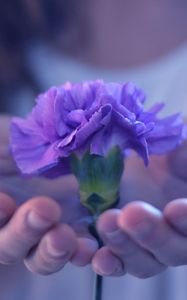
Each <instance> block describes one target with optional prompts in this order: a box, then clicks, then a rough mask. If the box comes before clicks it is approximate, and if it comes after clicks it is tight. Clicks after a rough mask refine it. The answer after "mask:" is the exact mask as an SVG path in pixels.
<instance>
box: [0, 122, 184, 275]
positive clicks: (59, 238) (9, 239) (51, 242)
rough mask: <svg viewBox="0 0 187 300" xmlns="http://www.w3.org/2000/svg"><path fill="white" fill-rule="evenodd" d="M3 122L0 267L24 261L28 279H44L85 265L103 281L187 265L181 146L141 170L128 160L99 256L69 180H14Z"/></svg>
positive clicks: (101, 228)
mask: <svg viewBox="0 0 187 300" xmlns="http://www.w3.org/2000/svg"><path fill="white" fill-rule="evenodd" d="M9 122H10V118H9V117H5V116H1V118H0V126H1V128H3V130H2V131H1V134H0V145H1V147H0V166H1V167H0V169H1V174H0V190H1V191H2V192H1V193H0V262H1V263H2V264H15V263H18V262H20V261H23V262H24V264H25V266H26V267H27V268H28V269H29V270H30V271H31V272H35V273H39V274H42V275H48V274H51V273H54V272H57V271H58V270H60V269H62V268H63V266H64V265H65V264H66V263H67V262H72V263H73V264H74V265H77V266H85V265H87V264H89V263H91V264H92V268H93V270H94V271H95V272H96V273H98V274H101V275H103V276H121V275H124V274H125V273H129V274H132V275H134V276H136V277H140V278H147V277H151V276H154V275H156V274H158V273H160V272H162V271H164V270H165V269H166V268H167V267H168V266H178V265H185V264H187V255H186V250H185V249H186V247H187V222H186V218H187V199H186V198H185V196H186V195H187V185H186V179H187V174H186V173H185V171H184V172H182V171H181V170H185V163H187V160H186V159H185V152H184V151H185V149H186V147H185V145H184V146H183V147H181V148H179V149H178V150H177V151H175V152H172V153H171V154H170V155H168V156H165V157H159V158H158V157H157V158H156V157H155V158H153V159H152V160H151V162H150V166H149V167H148V168H147V169H146V168H145V167H144V165H143V163H142V161H141V160H140V159H139V158H137V157H134V156H132V158H129V159H128V160H127V163H126V172H125V176H123V178H122V184H121V203H120V204H119V208H117V209H111V210H108V211H107V212H105V213H103V214H102V215H101V216H100V218H99V220H98V222H97V229H98V232H99V234H100V236H101V238H102V239H103V241H104V246H103V247H102V248H100V249H98V246H97V242H96V241H95V240H94V238H93V237H92V236H91V235H90V234H89V231H88V222H87V220H89V214H88V212H87V211H86V209H84V208H83V207H81V205H80V203H79V199H78V194H77V193H78V187H77V184H76V182H75V180H74V179H73V177H71V176H67V177H63V178H59V179H57V180H53V181H49V180H47V179H43V178H32V179H28V178H27V179H25V178H23V177H21V176H20V175H19V174H18V172H17V169H16V167H15V165H14V163H13V161H12V158H11V156H10V155H9V154H8V151H7V146H8V127H9ZM182 166H183V168H181V167H182ZM140 172H141V173H140ZM137 174H142V176H138V175H137ZM140 177H141V178H140ZM132 178H133V180H132ZM23 186H24V189H23ZM63 186H66V191H63ZM133 186H134V187H136V189H135V188H133ZM39 191H40V192H39ZM39 194H40V195H41V196H38V195H39ZM177 197H179V198H177ZM137 199H143V200H141V201H134V200H137ZM172 199H175V200H172ZM171 200H172V201H171ZM85 217H87V218H85Z"/></svg>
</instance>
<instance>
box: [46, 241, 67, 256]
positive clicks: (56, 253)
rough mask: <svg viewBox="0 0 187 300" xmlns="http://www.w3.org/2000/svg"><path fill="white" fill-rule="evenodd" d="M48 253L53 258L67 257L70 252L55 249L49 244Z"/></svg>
mask: <svg viewBox="0 0 187 300" xmlns="http://www.w3.org/2000/svg"><path fill="white" fill-rule="evenodd" d="M47 252H48V253H49V254H50V255H51V256H53V257H61V258H63V257H67V256H68V254H69V252H68V251H67V250H64V249H63V250H62V249H57V248H54V247H53V245H51V244H47Z"/></svg>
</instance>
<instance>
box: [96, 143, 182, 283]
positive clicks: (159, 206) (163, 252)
mask: <svg viewBox="0 0 187 300" xmlns="http://www.w3.org/2000/svg"><path fill="white" fill-rule="evenodd" d="M186 165H187V146H186V144H184V145H183V146H182V147H180V148H179V149H178V150H176V151H174V152H173V153H171V154H170V155H168V156H165V157H157V158H156V157H154V158H152V159H151V162H150V166H149V167H148V169H145V168H144V166H143V165H142V164H141V161H140V160H138V159H137V158H135V157H133V158H132V159H129V161H128V162H127V167H126V173H125V177H124V178H123V180H122V187H121V203H120V208H118V209H112V210H109V211H107V212H105V213H103V214H102V215H101V216H100V218H99V220H98V222H97V229H98V232H99V234H100V236H101V238H102V240H103V242H104V247H102V248H101V249H99V250H98V251H97V252H96V254H95V255H94V257H93V259H92V266H93V269H94V270H95V272H97V273H98V274H100V275H108V276H121V275H123V274H125V273H129V274H131V275H133V276H136V277H139V278H148V277H152V276H154V275H156V274H158V273H160V272H162V271H164V270H165V269H166V268H167V267H170V266H172V267H173V266H180V265H186V264H187V251H186V250H187V171H186ZM137 199H138V200H139V199H143V200H139V201H136V200H137ZM174 199H175V200H174Z"/></svg>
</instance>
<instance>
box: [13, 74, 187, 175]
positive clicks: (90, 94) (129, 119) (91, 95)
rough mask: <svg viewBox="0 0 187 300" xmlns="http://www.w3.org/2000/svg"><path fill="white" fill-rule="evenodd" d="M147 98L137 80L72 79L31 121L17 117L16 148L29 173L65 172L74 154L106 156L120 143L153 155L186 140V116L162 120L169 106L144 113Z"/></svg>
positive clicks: (50, 94)
mask: <svg viewBox="0 0 187 300" xmlns="http://www.w3.org/2000/svg"><path fill="white" fill-rule="evenodd" d="M145 100H146V98H145V95H144V93H143V91H142V90H140V89H138V88H137V87H135V85H134V84H133V83H125V84H121V83H108V84H107V83H104V82H103V81H99V80H98V81H88V82H83V83H80V84H71V83H67V84H65V85H63V86H60V87H53V88H51V89H49V90H48V91H47V92H46V93H44V94H41V95H40V96H39V97H38V99H37V104H36V106H35V107H34V108H33V110H32V112H31V113H30V114H29V115H28V116H27V118H26V119H21V118H13V120H12V124H11V151H12V153H13V156H14V158H15V161H16V163H17V165H18V167H19V168H20V170H21V171H22V173H24V174H41V173H44V174H45V175H50V176H59V175H62V174H64V173H67V172H69V171H70V167H69V157H70V155H71V154H72V153H75V154H77V155H78V156H82V155H83V154H84V153H86V152H87V151H88V152H89V153H90V154H97V155H101V156H105V155H107V153H108V152H109V151H110V150H111V148H113V147H114V146H118V147H119V148H120V149H121V151H122V153H124V155H125V153H126V150H127V149H134V150H135V151H136V152H137V153H138V154H139V155H140V156H141V157H142V158H143V160H144V162H145V164H148V159H149V155H150V154H162V153H166V152H167V151H170V150H172V149H174V148H175V147H176V146H177V145H178V144H180V143H181V142H182V141H183V140H184V138H185V127H184V125H183V123H182V119H181V116H180V114H175V115H172V116H170V117H167V118H164V119H159V118H158V117H157V114H158V113H159V111H160V110H161V109H162V108H163V104H156V105H155V106H153V107H152V108H151V109H150V110H148V111H144V108H143V105H144V102H145Z"/></svg>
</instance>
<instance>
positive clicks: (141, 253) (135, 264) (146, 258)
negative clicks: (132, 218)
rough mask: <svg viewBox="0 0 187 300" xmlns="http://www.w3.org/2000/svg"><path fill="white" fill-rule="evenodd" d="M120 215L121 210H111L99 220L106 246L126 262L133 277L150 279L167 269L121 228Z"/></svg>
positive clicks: (127, 269)
mask: <svg viewBox="0 0 187 300" xmlns="http://www.w3.org/2000/svg"><path fill="white" fill-rule="evenodd" d="M120 215H121V211H120V210H117V209H111V210H109V211H107V212H105V213H103V214H102V215H101V217H100V219H99V220H98V223H97V228H98V231H99V233H100V235H101V237H102V239H103V240H104V242H105V244H106V245H107V246H108V248H109V249H110V250H111V251H112V253H114V254H115V255H116V256H118V257H119V258H120V260H122V261H123V262H124V264H125V269H126V271H127V273H129V274H131V275H134V276H136V277H139V278H148V277H151V276H153V275H156V274H158V273H160V272H162V271H163V270H164V269H165V268H166V267H165V266H164V265H163V264H161V263H160V262H159V261H157V260H156V259H155V257H153V255H152V254H151V253H149V252H148V251H146V250H145V249H144V248H142V247H141V246H140V245H138V244H137V243H135V242H134V241H133V240H132V239H131V238H130V237H129V235H128V234H127V233H126V232H124V231H122V230H121V229H120V228H119V226H118V219H119V217H120ZM113 275H114V274H113Z"/></svg>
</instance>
